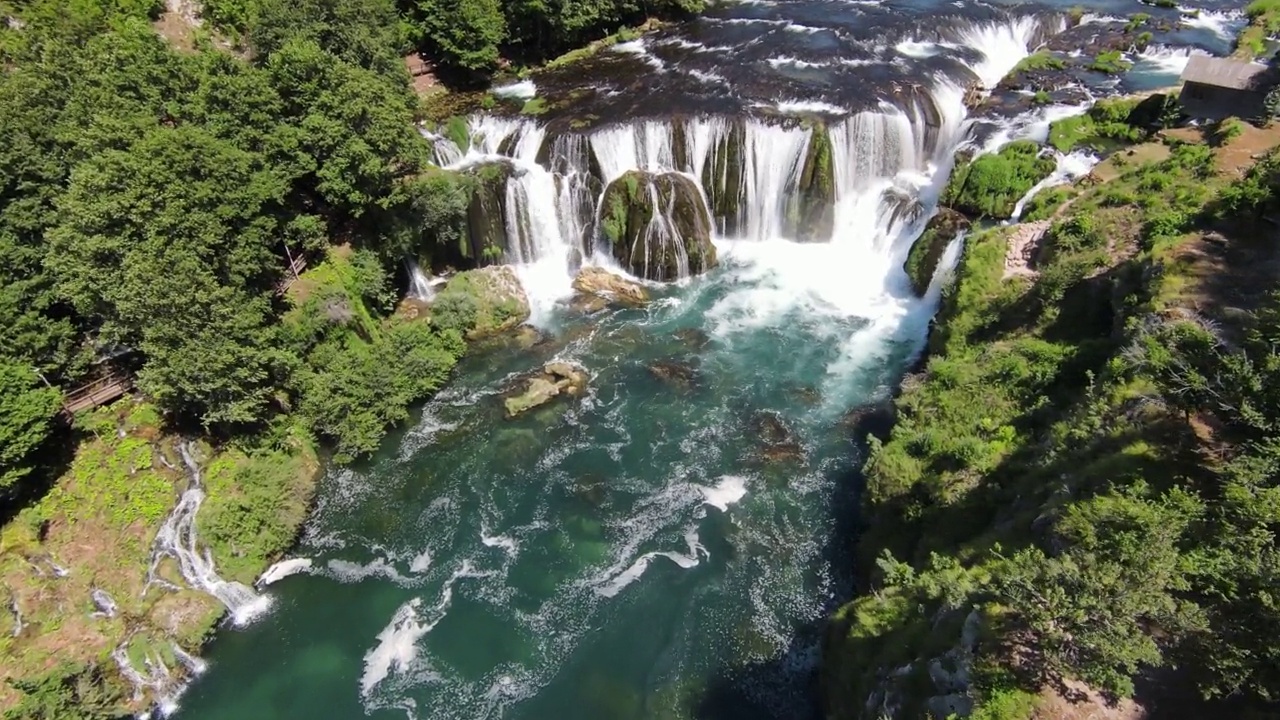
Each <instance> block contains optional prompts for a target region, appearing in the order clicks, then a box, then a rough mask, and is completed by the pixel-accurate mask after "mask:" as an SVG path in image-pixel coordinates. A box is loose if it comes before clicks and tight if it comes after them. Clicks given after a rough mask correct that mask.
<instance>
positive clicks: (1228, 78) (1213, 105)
mask: <svg viewBox="0 0 1280 720" xmlns="http://www.w3.org/2000/svg"><path fill="white" fill-rule="evenodd" d="M1271 84H1272V83H1271V82H1270V80H1269V79H1268V77H1267V66H1266V65H1262V64H1259V63H1249V62H1240V61H1239V60H1228V59H1226V58H1216V57H1209V56H1207V55H1192V56H1191V59H1190V60H1189V61H1188V62H1187V67H1186V68H1185V69H1184V70H1183V71H1182V94H1181V95H1180V96H1179V98H1178V99H1179V100H1180V101H1181V103H1182V109H1183V111H1184V112H1185V113H1186V114H1187V115H1189V116H1191V117H1193V118H1196V119H1198V120H1221V119H1223V118H1227V117H1231V116H1233V115H1234V116H1235V117H1239V118H1248V119H1252V118H1259V117H1263V116H1264V115H1265V113H1266V110H1265V100H1266V97H1267V91H1268V90H1270V89H1271V87H1270V86H1271Z"/></svg>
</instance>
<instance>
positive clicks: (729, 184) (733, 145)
mask: <svg viewBox="0 0 1280 720" xmlns="http://www.w3.org/2000/svg"><path fill="white" fill-rule="evenodd" d="M746 141H747V131H746V127H745V126H744V125H743V124H742V123H741V122H735V123H734V124H733V127H731V128H730V129H729V132H728V134H726V135H725V137H723V138H721V140H720V141H719V142H717V143H716V144H715V145H714V146H712V148H711V157H709V158H707V162H706V163H705V164H704V165H703V167H702V178H701V179H702V187H703V188H704V189H705V190H706V192H707V202H708V203H709V204H710V209H711V217H712V218H713V220H714V222H715V224H716V227H717V228H719V230H720V232H721V234H723V235H736V234H737V233H738V232H739V231H740V230H741V229H742V226H743V224H744V221H745V218H744V213H743V211H744V210H745V209H746V185H747V178H746V165H745V164H744V162H743V157H742V156H743V153H744V152H745V148H746Z"/></svg>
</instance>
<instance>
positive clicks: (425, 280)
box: [405, 259, 436, 301]
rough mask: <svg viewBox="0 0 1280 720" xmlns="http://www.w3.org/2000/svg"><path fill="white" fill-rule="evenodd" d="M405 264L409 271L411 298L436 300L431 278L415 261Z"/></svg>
mask: <svg viewBox="0 0 1280 720" xmlns="http://www.w3.org/2000/svg"><path fill="white" fill-rule="evenodd" d="M405 264H406V265H407V266H408V269H409V297H411V298H413V299H415V300H423V301H429V300H431V299H432V298H434V297H435V296H436V291H435V290H434V289H433V288H432V287H431V277H430V276H429V275H427V274H426V273H425V272H423V271H422V268H421V267H419V266H418V263H417V262H416V261H415V260H413V259H409V260H406V261H405Z"/></svg>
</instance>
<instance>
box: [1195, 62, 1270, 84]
mask: <svg viewBox="0 0 1280 720" xmlns="http://www.w3.org/2000/svg"><path fill="white" fill-rule="evenodd" d="M1266 70H1267V66H1266V65H1262V64H1260V63H1247V62H1240V61H1238V60H1228V59H1226V58H1216V57H1209V56H1208V55H1192V56H1191V59H1190V60H1188V61H1187V67H1186V68H1185V69H1184V70H1183V71H1182V81H1183V82H1194V83H1201V84H1202V85H1213V86H1216V87H1223V88H1231V89H1232V90H1256V89H1261V88H1260V87H1259V86H1258V85H1256V84H1255V82H1256V80H1255V79H1256V78H1257V77H1258V76H1259V75H1261V74H1262V73H1264V72H1266Z"/></svg>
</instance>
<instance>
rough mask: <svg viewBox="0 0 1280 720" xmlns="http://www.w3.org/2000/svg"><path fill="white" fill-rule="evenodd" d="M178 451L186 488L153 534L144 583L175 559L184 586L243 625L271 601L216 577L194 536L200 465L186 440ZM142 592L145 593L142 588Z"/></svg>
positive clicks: (209, 556)
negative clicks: (204, 595)
mask: <svg viewBox="0 0 1280 720" xmlns="http://www.w3.org/2000/svg"><path fill="white" fill-rule="evenodd" d="M178 451H179V452H180V453H181V454H182V462H183V463H184V464H185V465H186V466H187V472H188V477H189V481H188V485H187V490H186V492H184V493H182V497H181V498H179V499H178V504H177V506H175V507H174V508H173V512H171V513H170V514H169V517H167V518H165V521H164V524H163V525H161V526H160V531H159V532H158V533H156V539H155V544H154V546H153V548H152V551H151V568H150V569H149V570H148V572H147V586H148V587H150V585H151V584H152V583H153V582H154V581H156V580H157V573H158V571H159V568H160V563H161V561H163V560H164V559H165V558H167V557H168V558H173V559H175V560H177V562H178V571H179V572H181V573H182V578H183V579H184V580H186V581H187V584H188V585H190V586H191V587H193V588H196V589H197V590H203V591H204V592H206V593H208V594H210V595H212V596H214V597H215V598H217V599H218V600H219V601H221V602H222V604H223V605H225V606H226V607H227V610H228V611H229V612H230V613H231V621H232V623H234V624H235V625H244V624H245V623H247V622H249V621H250V620H252V619H253V618H255V617H257V616H258V615H260V614H262V613H263V612H264V611H266V610H267V608H268V607H270V605H271V600H270V598H269V597H267V596H266V595H259V594H257V593H255V592H254V591H253V590H251V589H250V588H248V587H245V586H244V585H242V584H240V583H238V582H234V581H228V580H223V579H222V578H220V577H218V573H217V570H216V569H215V568H214V565H213V554H212V553H210V552H209V550H208V549H205V550H204V551H203V552H202V551H201V550H200V548H199V546H198V538H197V537H196V514H197V513H198V512H199V511H200V504H201V503H203V502H204V487H203V486H202V485H201V480H200V466H199V465H198V464H197V463H196V460H195V458H194V457H192V454H191V447H190V443H186V442H184V443H182V444H180V445H179V446H178ZM143 592H144V593H145V592H146V589H145V588H144V589H143Z"/></svg>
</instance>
